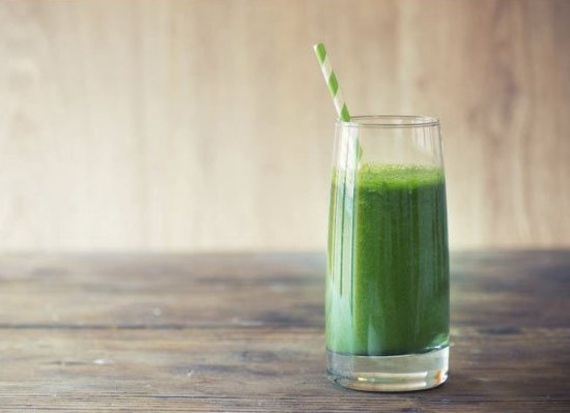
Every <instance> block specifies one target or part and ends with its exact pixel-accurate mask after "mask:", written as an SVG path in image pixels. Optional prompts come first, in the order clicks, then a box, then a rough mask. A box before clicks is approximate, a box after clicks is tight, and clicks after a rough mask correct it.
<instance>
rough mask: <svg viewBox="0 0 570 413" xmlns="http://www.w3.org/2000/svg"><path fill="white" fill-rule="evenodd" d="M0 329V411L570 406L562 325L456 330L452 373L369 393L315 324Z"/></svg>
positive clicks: (568, 334) (566, 335) (567, 336)
mask: <svg viewBox="0 0 570 413" xmlns="http://www.w3.org/2000/svg"><path fill="white" fill-rule="evenodd" d="M2 337H3V339H2V341H1V342H0V351H1V353H2V355H3V356H2V357H3V360H6V362H4V363H3V368H2V373H1V376H0V383H1V386H0V405H1V406H2V411H11V410H12V411H17V409H26V408H33V409H35V410H36V411H47V410H54V409H55V410H58V411H125V410H131V411H132V410H136V411H182V410H184V411H203V412H206V411H228V410H229V411H315V410H318V409H322V410H326V411H331V412H333V411H334V412H348V411H362V412H364V411H374V410H377V409H382V410H383V411H391V410H402V411H425V412H432V411H433V412H435V411H446V412H447V411H450V412H451V411H465V412H472V411H485V412H487V411H488V412H496V411H520V412H527V411H537V410H539V409H543V408H545V407H547V409H548V411H564V409H567V408H568V407H569V406H570V385H569V383H568V381H567V380H566V379H567V371H568V370H567V369H568V367H570V357H569V355H568V347H567V345H568V342H569V341H570V331H569V330H568V329H567V328H566V329H548V330H547V329H529V330H523V331H518V332H516V333H509V334H489V333H482V332H480V331H479V330H477V329H474V328H467V327H465V328H458V329H455V331H454V337H455V338H454V345H453V347H452V352H451V366H452V367H451V368H452V373H451V376H450V379H449V382H448V383H446V384H445V385H444V386H443V387H442V388H439V389H436V390H432V391H427V392H419V393H407V394H367V393H361V392H355V391H349V390H345V389H342V388H340V387H337V386H336V385H334V384H332V383H330V382H329V381H328V380H327V379H326V376H325V371H324V368H325V364H324V350H323V348H324V339H323V332H322V330H321V329H314V328H304V329H280V328H266V327H247V328H245V327H241V328H234V329H203V328H198V329H197V328H188V329H182V330H179V329H172V330H166V331H156V330H124V329H118V330H114V329H103V330H81V331H69V330H53V329H47V330H42V329H36V330H26V331H22V330H17V329H7V330H6V329H3V330H2ZM536 343H540V345H535V344H536ZM414 409H416V410H414Z"/></svg>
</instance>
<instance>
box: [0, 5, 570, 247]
mask: <svg viewBox="0 0 570 413" xmlns="http://www.w3.org/2000/svg"><path fill="white" fill-rule="evenodd" d="M318 40H322V41H324V42H325V43H326V44H327V46H328V49H329V53H330V55H331V59H332V62H333V65H334V66H335V69H336V71H337V73H338V76H339V78H340V81H341V84H342V86H343V88H344V90H345V95H346V96H345V97H346V98H347V100H348V102H349V104H350V107H351V110H352V112H353V113H355V114H379V113H385V114H396V113H398V114H426V115H432V116H436V117H439V118H440V119H441V120H442V124H443V128H444V129H443V132H444V138H445V144H446V162H447V164H446V165H447V173H448V198H449V218H450V234H451V245H452V247H453V248H471V247H474V248H479V247H492V246H503V247H529V246H539V247H551V246H570V218H569V215H570V53H569V50H570V49H569V48H570V2H569V1H564V0H560V1H548V0H547V1H512V0H511V1H509V0H500V1H494V0H483V1H470V0H432V1H429V2H426V1H421V0H417V1H416V0H404V1H395V0H392V1H389V0H386V1H378V0H374V1H362V0H361V1H353V0H335V1H325V0H323V1H304V0H276V1H264V0H248V1H246V0H237V1H220V0H189V1H116V0H106V1H100V0H92V1H90V0H77V1H64V0H46V1H39V0H38V1H7V0H0V250H38V249H41V250H46V249H47V250H110V249H121V250H172V251H174V250H190V251H199V250H212V249H214V250H236V249H263V250H278V249H280V250H296V249H322V248H324V245H325V237H326V224H327V219H326V215H327V209H328V184H329V169H330V162H331V149H332V147H331V146H332V137H333V119H334V112H333V108H332V104H331V102H330V99H329V97H328V94H327V91H326V89H325V87H324V85H323V81H322V79H321V77H320V76H321V74H320V72H319V69H318V67H317V64H316V62H315V58H314V56H313V52H312V47H311V45H312V44H313V43H315V42H316V41H318Z"/></svg>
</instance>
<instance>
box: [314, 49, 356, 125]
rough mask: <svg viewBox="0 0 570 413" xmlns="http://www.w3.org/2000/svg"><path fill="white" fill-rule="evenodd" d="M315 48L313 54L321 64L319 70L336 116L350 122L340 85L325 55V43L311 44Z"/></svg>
mask: <svg viewBox="0 0 570 413" xmlns="http://www.w3.org/2000/svg"><path fill="white" fill-rule="evenodd" d="M313 48H314V49H315V54H316V55H317V59H318V60H319V64H320V66H321V71H322V72H323V76H324V78H325V82H326V83H327V86H328V87H329V92H330V93H331V96H332V98H333V102H334V106H335V108H336V112H337V113H338V117H339V118H340V120H342V121H344V122H350V114H349V113H348V108H347V107H346V103H345V102H344V99H343V98H342V93H341V92H340V86H339V84H338V80H337V78H336V75H335V74H334V72H333V70H332V68H331V65H330V62H329V58H328V56H327V51H326V49H325V45H324V44H322V43H317V44H316V45H314V46H313Z"/></svg>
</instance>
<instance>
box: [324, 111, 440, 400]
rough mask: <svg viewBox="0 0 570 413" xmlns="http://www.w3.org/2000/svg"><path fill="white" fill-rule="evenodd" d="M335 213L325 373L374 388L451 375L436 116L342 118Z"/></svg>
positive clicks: (419, 385) (424, 383) (413, 385)
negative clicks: (448, 373) (449, 372)
mask: <svg viewBox="0 0 570 413" xmlns="http://www.w3.org/2000/svg"><path fill="white" fill-rule="evenodd" d="M336 132H337V133H336V140H335V163H334V168H333V177H332V186H331V205H330V217H329V245H328V274H327V287H326V342H327V368H328V373H329V376H330V377H331V378H332V379H333V380H334V381H336V382H337V383H339V384H341V385H343V386H345V387H349V388H354V389H359V390H369V391H408V390H420V389H427V388H431V387H436V386H438V385H440V384H442V383H443V382H444V381H445V380H446V379H447V370H448V342H449V258H448V243H447V213H446V198H445V176H444V170H443V155H442V149H441V138H440V133H439V122H438V121H437V120H435V119H432V118H427V117H415V116H410V117H408V116H376V117H353V118H351V120H350V122H343V121H338V122H337V128H336Z"/></svg>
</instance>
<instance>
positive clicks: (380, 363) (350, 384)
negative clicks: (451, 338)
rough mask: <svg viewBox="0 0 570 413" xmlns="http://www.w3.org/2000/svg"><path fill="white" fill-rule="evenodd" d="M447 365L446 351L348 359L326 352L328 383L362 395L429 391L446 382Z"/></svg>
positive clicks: (346, 356) (444, 349)
mask: <svg viewBox="0 0 570 413" xmlns="http://www.w3.org/2000/svg"><path fill="white" fill-rule="evenodd" d="M448 363H449V348H448V347H445V348H442V349H438V350H434V351H430V352H429V353H422V354H410V355H405V356H350V355H344V354H338V353H333V352H332V351H328V350H327V372H328V376H329V379H331V380H332V381H333V382H335V383H338V384H340V385H341V386H343V387H346V388H349V389H354V390H362V391H378V392H401V391H414V390H426V389H431V388H433V387H437V386H439V385H441V384H443V383H444V382H445V381H446V380H447V370H448Z"/></svg>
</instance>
